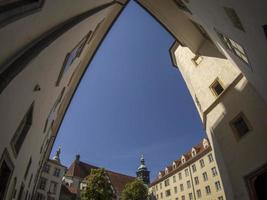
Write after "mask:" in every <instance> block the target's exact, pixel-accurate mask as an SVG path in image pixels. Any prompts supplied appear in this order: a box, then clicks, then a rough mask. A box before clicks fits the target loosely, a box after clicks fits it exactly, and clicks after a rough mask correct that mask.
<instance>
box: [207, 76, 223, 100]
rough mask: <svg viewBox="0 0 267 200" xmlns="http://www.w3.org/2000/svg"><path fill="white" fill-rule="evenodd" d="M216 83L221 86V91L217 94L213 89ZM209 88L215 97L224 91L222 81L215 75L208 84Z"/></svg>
mask: <svg viewBox="0 0 267 200" xmlns="http://www.w3.org/2000/svg"><path fill="white" fill-rule="evenodd" d="M217 84H220V86H221V87H222V88H223V91H222V92H221V93H220V94H217V92H216V90H215V86H216V85H217ZM210 90H211V92H212V94H213V95H214V96H215V97H219V96H221V95H222V94H223V93H224V91H225V86H224V84H223V83H222V81H221V80H220V79H219V77H217V78H216V79H215V80H214V81H213V82H212V83H211V84H210Z"/></svg>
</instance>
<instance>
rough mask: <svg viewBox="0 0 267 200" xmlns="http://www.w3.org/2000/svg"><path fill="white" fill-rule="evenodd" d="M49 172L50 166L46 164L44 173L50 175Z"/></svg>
mask: <svg viewBox="0 0 267 200" xmlns="http://www.w3.org/2000/svg"><path fill="white" fill-rule="evenodd" d="M49 171H50V165H48V164H47V163H46V164H45V165H44V168H43V172H45V173H48V174H49Z"/></svg>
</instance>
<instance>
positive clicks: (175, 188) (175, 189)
mask: <svg viewBox="0 0 267 200" xmlns="http://www.w3.org/2000/svg"><path fill="white" fill-rule="evenodd" d="M174 193H175V194H177V186H175V187H174Z"/></svg>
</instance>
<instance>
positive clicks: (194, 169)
mask: <svg viewBox="0 0 267 200" xmlns="http://www.w3.org/2000/svg"><path fill="white" fill-rule="evenodd" d="M192 171H193V172H196V171H197V168H196V165H195V164H193V165H192Z"/></svg>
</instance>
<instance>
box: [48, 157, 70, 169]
mask: <svg viewBox="0 0 267 200" xmlns="http://www.w3.org/2000/svg"><path fill="white" fill-rule="evenodd" d="M48 162H50V163H53V164H55V165H58V166H61V167H64V168H65V169H67V167H66V166H64V165H62V164H61V163H59V162H58V161H56V160H52V159H48Z"/></svg>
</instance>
